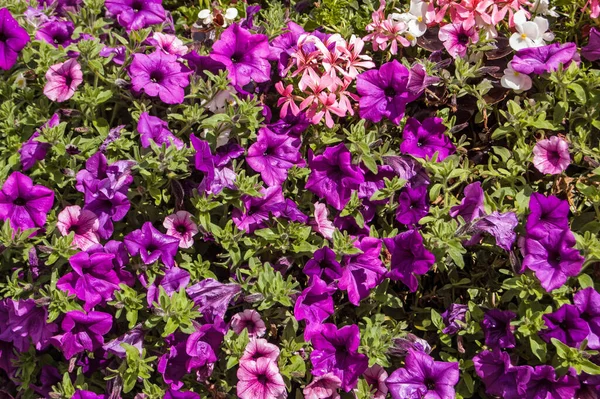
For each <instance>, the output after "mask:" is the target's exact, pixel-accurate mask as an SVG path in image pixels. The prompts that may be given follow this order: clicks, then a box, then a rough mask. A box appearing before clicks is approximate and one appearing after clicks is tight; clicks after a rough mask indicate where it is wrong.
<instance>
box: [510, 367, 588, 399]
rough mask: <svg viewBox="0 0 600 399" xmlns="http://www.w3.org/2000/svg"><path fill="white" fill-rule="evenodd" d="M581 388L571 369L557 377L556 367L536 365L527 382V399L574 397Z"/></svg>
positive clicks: (563, 398)
mask: <svg viewBox="0 0 600 399" xmlns="http://www.w3.org/2000/svg"><path fill="white" fill-rule="evenodd" d="M578 388H579V381H578V380H577V377H575V376H574V375H573V373H572V372H571V371H569V372H568V373H567V374H565V375H564V376H562V377H557V376H556V372H555V371H554V367H552V366H547V365H542V366H535V368H534V369H533V371H532V372H531V378H530V379H529V383H528V384H527V392H526V393H525V396H522V397H523V398H526V399H565V398H573V397H574V395H575V392H576V391H577V389H578Z"/></svg>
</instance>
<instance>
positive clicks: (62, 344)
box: [52, 310, 113, 359]
mask: <svg viewBox="0 0 600 399" xmlns="http://www.w3.org/2000/svg"><path fill="white" fill-rule="evenodd" d="M112 322H113V319H112V316H111V315H109V314H108V313H102V312H89V313H87V314H86V313H84V312H82V311H80V310H71V311H69V312H67V314H65V317H64V319H63V321H62V323H61V328H62V330H63V332H64V334H61V335H55V336H54V337H52V341H53V343H54V345H55V346H56V347H59V348H60V349H61V350H62V352H63V355H64V356H65V358H66V359H71V358H72V357H73V356H75V355H76V354H78V353H81V352H83V351H86V350H87V351H93V350H96V349H98V348H100V347H101V346H102V344H103V343H104V335H105V334H107V333H108V332H109V331H110V329H111V328H112Z"/></svg>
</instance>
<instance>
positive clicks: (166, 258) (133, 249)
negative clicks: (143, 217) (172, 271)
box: [123, 222, 179, 267]
mask: <svg viewBox="0 0 600 399" xmlns="http://www.w3.org/2000/svg"><path fill="white" fill-rule="evenodd" d="M123 242H124V243H125V246H126V247H127V251H129V254H130V255H131V256H135V255H139V256H140V257H141V258H142V261H143V262H144V263H145V264H146V265H149V264H151V263H154V262H156V261H157V260H159V259H160V260H161V261H162V262H163V263H164V264H165V265H166V266H168V267H173V266H174V259H175V255H177V248H178V247H179V239H177V238H175V237H171V236H168V235H166V234H162V233H161V232H160V231H158V230H157V229H156V228H155V227H154V226H152V223H151V222H146V223H144V224H143V226H142V228H141V229H138V230H134V231H132V232H131V233H129V234H127V235H126V236H125V238H124V239H123Z"/></svg>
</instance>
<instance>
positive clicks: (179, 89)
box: [129, 51, 192, 104]
mask: <svg viewBox="0 0 600 399" xmlns="http://www.w3.org/2000/svg"><path fill="white" fill-rule="evenodd" d="M190 73H192V71H191V70H189V69H188V68H187V67H186V66H184V65H183V64H181V63H180V62H178V61H177V56H176V55H171V54H165V53H163V52H162V51H155V52H153V53H152V54H150V55H146V54H140V53H138V54H134V55H133V61H132V62H131V65H130V66H129V76H130V77H131V88H132V90H133V91H134V92H136V93H141V92H142V91H143V92H144V93H146V94H147V95H148V96H150V97H156V96H158V97H160V100H161V101H162V102H164V103H166V104H181V103H182V102H183V97H184V95H185V92H184V90H183V89H184V88H186V87H187V86H188V85H189V84H190V78H189V74H190Z"/></svg>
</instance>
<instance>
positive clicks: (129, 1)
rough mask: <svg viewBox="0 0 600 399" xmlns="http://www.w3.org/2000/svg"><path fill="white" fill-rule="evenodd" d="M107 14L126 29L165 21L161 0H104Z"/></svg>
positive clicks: (136, 28) (139, 27)
mask: <svg viewBox="0 0 600 399" xmlns="http://www.w3.org/2000/svg"><path fill="white" fill-rule="evenodd" d="M104 5H105V6H106V9H107V10H108V15H109V16H111V17H116V18H117V21H118V22H119V25H121V26H123V27H125V28H126V29H127V30H139V29H143V28H147V27H148V26H150V25H156V24H160V23H162V22H164V21H165V18H166V13H165V9H164V8H163V6H162V0H106V1H105V2H104Z"/></svg>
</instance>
